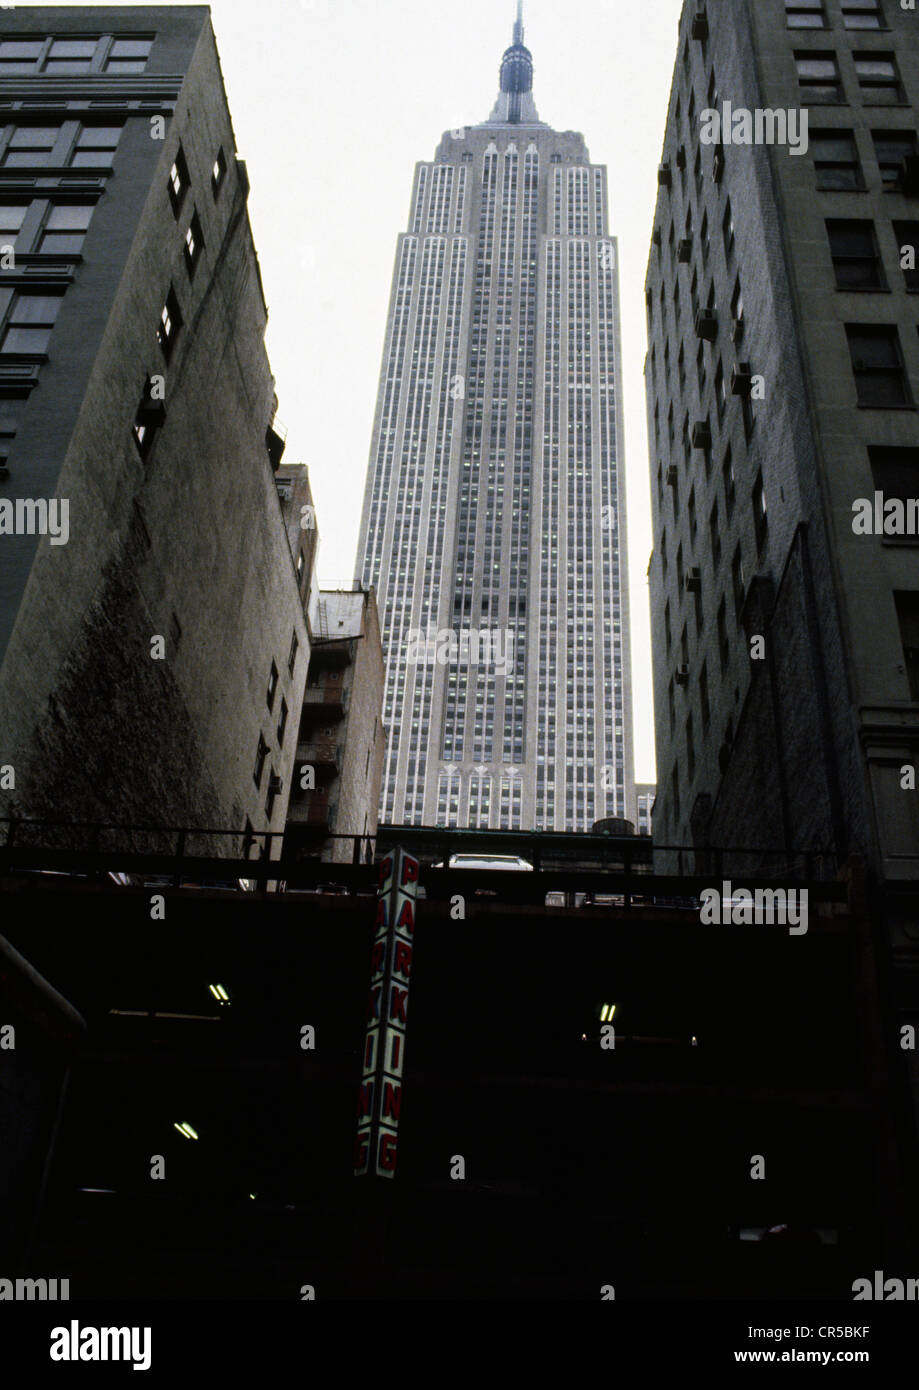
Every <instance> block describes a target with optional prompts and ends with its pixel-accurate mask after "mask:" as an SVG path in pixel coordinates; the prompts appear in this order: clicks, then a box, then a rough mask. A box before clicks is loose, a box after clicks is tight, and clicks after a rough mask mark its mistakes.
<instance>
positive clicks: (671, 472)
mask: <svg viewBox="0 0 919 1390" xmlns="http://www.w3.org/2000/svg"><path fill="white" fill-rule="evenodd" d="M666 477H667V486H668V487H676V485H677V483H678V482H679V480H680V475H679V471H678V469H677V466H676V464H675V463H671V465H670V467H669V468H668V469H667V473H666Z"/></svg>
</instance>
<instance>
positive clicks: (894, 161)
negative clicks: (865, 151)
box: [871, 130, 917, 188]
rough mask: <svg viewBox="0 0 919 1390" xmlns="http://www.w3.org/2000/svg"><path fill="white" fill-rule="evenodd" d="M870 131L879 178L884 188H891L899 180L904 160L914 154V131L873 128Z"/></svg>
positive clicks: (915, 147)
mask: <svg viewBox="0 0 919 1390" xmlns="http://www.w3.org/2000/svg"><path fill="white" fill-rule="evenodd" d="M871 133H872V137H873V139H874V151H875V154H876V155H877V161H878V168H879V169H880V171H881V180H882V182H883V184H884V187H885V188H893V187H894V186H895V185H896V184H897V183H899V181H900V175H901V174H902V172H903V165H904V163H905V161H906V160H907V159H909V158H911V157H912V156H914V155H915V154H916V149H917V146H916V132H915V131H914V130H874V131H872V132H871Z"/></svg>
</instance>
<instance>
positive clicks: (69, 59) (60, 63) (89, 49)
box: [43, 39, 97, 76]
mask: <svg viewBox="0 0 919 1390" xmlns="http://www.w3.org/2000/svg"><path fill="white" fill-rule="evenodd" d="M96 43H97V40H96V39H55V40H54V42H53V43H52V45H51V47H50V49H49V50H48V56H47V58H46V59H45V66H44V68H43V71H44V72H46V73H48V74H49V75H51V74H54V73H56V74H59V75H61V76H68V75H70V74H73V73H80V72H91V71H92V66H93V58H94V57H95V56H96Z"/></svg>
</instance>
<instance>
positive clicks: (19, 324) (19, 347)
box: [0, 294, 64, 354]
mask: <svg viewBox="0 0 919 1390" xmlns="http://www.w3.org/2000/svg"><path fill="white" fill-rule="evenodd" d="M63 297H64V296H63V294H16V295H15V296H14V297H13V303H12V307H11V309H10V312H9V316H8V318H7V321H6V324H5V327H4V333H3V343H2V346H0V352H4V353H13V352H22V353H27V354H33V353H34V354H42V353H44V352H46V351H47V348H48V340H49V339H50V337H51V330H52V328H53V327H54V323H55V320H56V319H57V316H58V312H59V310H60V307H61V301H62V300H63Z"/></svg>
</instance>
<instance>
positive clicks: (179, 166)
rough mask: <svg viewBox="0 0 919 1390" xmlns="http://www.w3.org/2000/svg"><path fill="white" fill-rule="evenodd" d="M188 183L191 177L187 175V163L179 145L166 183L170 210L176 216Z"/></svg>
mask: <svg viewBox="0 0 919 1390" xmlns="http://www.w3.org/2000/svg"><path fill="white" fill-rule="evenodd" d="M190 185H191V179H190V178H189V176H188V165H187V164H186V163H185V155H184V153H183V151H182V146H181V145H180V146H179V149H178V153H177V154H176V157H175V161H174V163H173V166H172V168H171V169H170V170H169V183H168V185H167V187H168V189H169V201H170V202H171V203H172V211H173V212H174V213H175V215H176V216H177V217H178V215H179V211H180V209H181V207H182V204H183V202H184V201H185V194H186V193H187V192H188V189H189V187H190Z"/></svg>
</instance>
